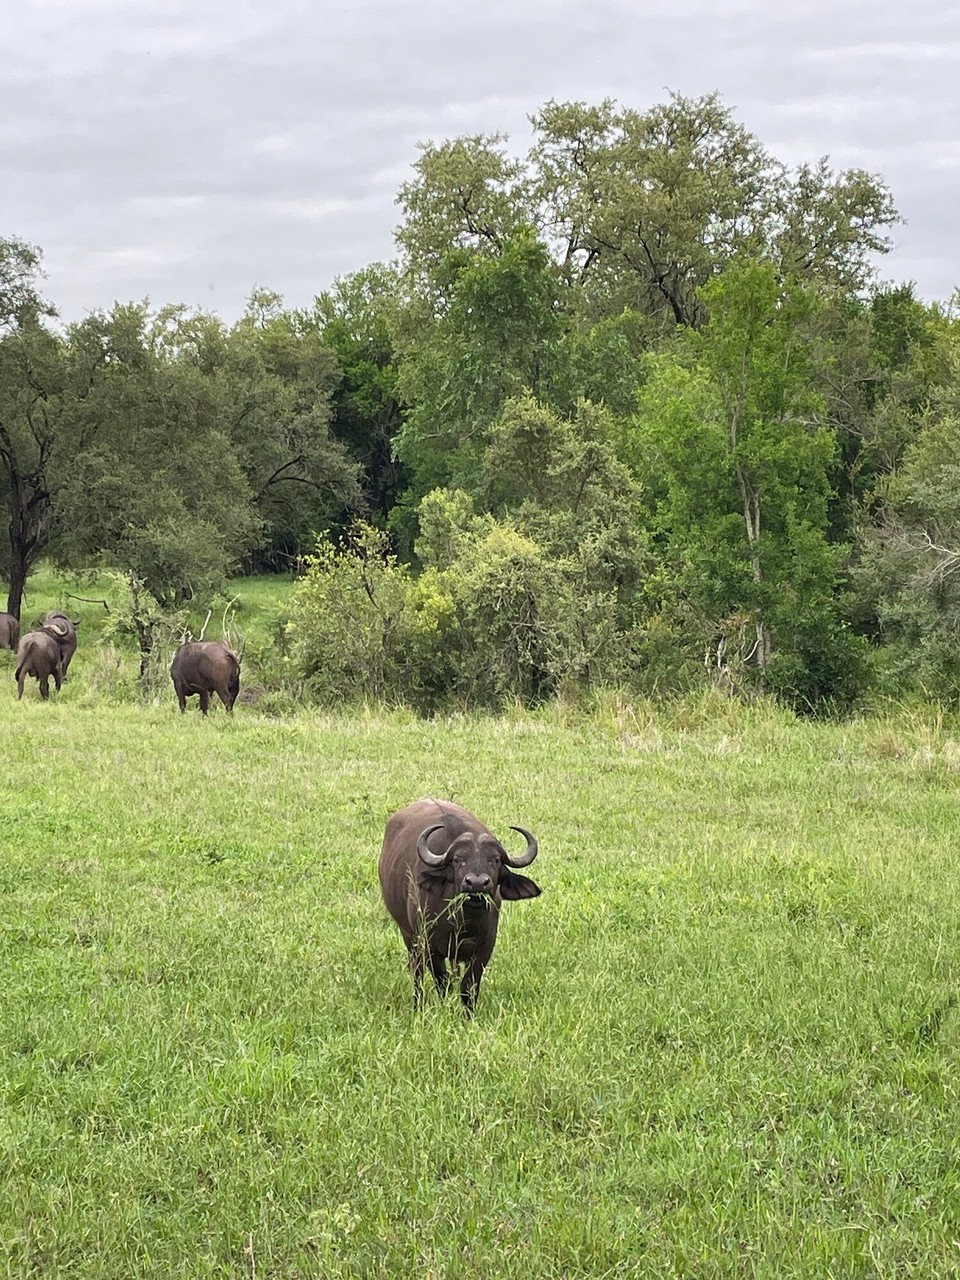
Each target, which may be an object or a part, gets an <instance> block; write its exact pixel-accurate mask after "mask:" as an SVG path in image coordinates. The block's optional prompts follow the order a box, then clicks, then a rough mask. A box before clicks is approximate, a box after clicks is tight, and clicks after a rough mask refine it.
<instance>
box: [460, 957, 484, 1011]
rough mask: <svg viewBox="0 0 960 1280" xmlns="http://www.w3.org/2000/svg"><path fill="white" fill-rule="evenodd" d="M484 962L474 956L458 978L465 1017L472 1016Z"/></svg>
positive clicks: (478, 992)
mask: <svg viewBox="0 0 960 1280" xmlns="http://www.w3.org/2000/svg"><path fill="white" fill-rule="evenodd" d="M483 970H484V962H483V961H482V960H479V959H477V957H474V958H473V959H472V960H471V961H470V962H469V963H468V964H467V967H466V968H465V969H464V971H463V977H462V978H461V979H460V999H461V1000H462V1001H463V1009H464V1012H465V1013H466V1015H467V1017H470V1016H472V1014H473V1010H474V1006H475V1005H476V1003H477V996H478V995H479V994H480V979H481V978H482V977H483Z"/></svg>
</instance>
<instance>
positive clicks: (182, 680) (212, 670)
mask: <svg viewBox="0 0 960 1280" xmlns="http://www.w3.org/2000/svg"><path fill="white" fill-rule="evenodd" d="M170 679H171V680H172V681H173V687H174V689H176V691H177V697H178V698H179V700H180V710H181V711H186V709H187V698H189V697H191V696H192V695H193V694H195V693H196V694H199V696H200V710H201V711H202V712H203V714H204V715H206V714H207V708H208V707H209V706H210V695H211V694H213V693H218V694H219V695H220V701H221V702H222V703H223V705H224V706H225V707H226V708H227V710H228V711H232V710H233V704H234V702H236V699H237V694H238V693H239V692H240V659H239V658H238V657H237V655H236V654H235V653H234V651H233V650H232V649H231V648H230V646H229V645H228V644H225V643H224V641H222V640H188V641H187V643H186V644H182V645H181V646H180V648H179V649H178V650H177V652H176V653H175V654H174V658H173V662H172V663H171V665H170Z"/></svg>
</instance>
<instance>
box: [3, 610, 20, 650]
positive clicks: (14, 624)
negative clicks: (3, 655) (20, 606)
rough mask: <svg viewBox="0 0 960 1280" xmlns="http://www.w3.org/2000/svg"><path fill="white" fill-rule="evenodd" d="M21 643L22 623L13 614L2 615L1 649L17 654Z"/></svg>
mask: <svg viewBox="0 0 960 1280" xmlns="http://www.w3.org/2000/svg"><path fill="white" fill-rule="evenodd" d="M19 643H20V623H19V621H18V620H17V619H16V618H15V617H14V616H13V614H12V613H0V649H12V650H13V651H14V652H16V648H17V645H18V644H19Z"/></svg>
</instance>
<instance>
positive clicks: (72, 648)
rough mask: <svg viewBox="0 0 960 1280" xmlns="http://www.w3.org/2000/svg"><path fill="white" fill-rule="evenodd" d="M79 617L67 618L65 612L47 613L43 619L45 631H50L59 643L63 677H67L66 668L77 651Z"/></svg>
mask: <svg viewBox="0 0 960 1280" xmlns="http://www.w3.org/2000/svg"><path fill="white" fill-rule="evenodd" d="M79 625H80V620H79V618H77V619H74V618H68V617H67V615H66V614H65V613H59V612H54V613H48V614H47V616H46V617H45V618H44V620H43V627H44V630H45V631H52V632H53V634H54V635H55V636H56V637H57V642H58V644H59V645H60V661H61V663H62V664H63V678H64V680H66V678H67V668H68V667H69V666H70V663H71V662H72V661H73V655H74V654H75V653H76V652H77V627H78V626H79Z"/></svg>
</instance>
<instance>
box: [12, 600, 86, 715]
mask: <svg viewBox="0 0 960 1280" xmlns="http://www.w3.org/2000/svg"><path fill="white" fill-rule="evenodd" d="M78 625H79V624H78V622H77V620H75V619H73V618H70V617H68V616H67V614H65V613H59V612H55V613H48V614H47V616H46V617H45V618H44V620H43V622H42V623H41V625H40V626H39V627H37V628H36V629H35V630H33V631H27V632H26V633H25V634H24V635H22V636H21V635H20V623H19V622H18V621H17V619H16V618H15V617H14V616H13V615H12V614H10V613H0V648H3V649H14V648H15V649H16V651H17V667H16V671H15V672H14V678H15V679H16V682H17V701H18V702H19V701H20V699H21V698H22V697H23V685H24V681H25V680H26V678H27V676H31V677H32V678H33V679H34V680H36V681H37V682H38V684H39V685H40V696H41V698H45V699H46V698H49V697H50V677H51V676H53V682H54V684H55V685H56V688H57V691H58V692H59V690H60V687H61V685H62V684H63V682H64V680H66V678H67V668H68V667H69V666H70V661H71V659H72V658H73V655H74V654H75V653H76V651H77V626H78Z"/></svg>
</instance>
